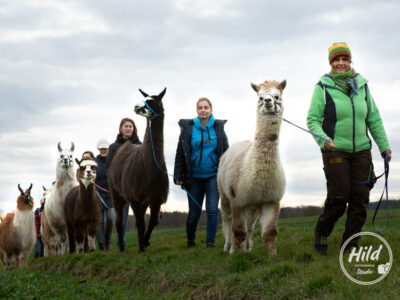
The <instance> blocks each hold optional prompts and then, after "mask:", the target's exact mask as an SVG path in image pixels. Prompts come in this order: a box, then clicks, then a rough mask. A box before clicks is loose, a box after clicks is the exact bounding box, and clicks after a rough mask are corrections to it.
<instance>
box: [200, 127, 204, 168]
mask: <svg viewBox="0 0 400 300" xmlns="http://www.w3.org/2000/svg"><path fill="white" fill-rule="evenodd" d="M200 131H201V142H200V143H201V144H200V158H199V167H200V164H201V157H202V156H203V128H200Z"/></svg>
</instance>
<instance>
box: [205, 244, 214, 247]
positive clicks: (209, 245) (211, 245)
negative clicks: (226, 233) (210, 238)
mask: <svg viewBox="0 0 400 300" xmlns="http://www.w3.org/2000/svg"><path fill="white" fill-rule="evenodd" d="M206 247H207V248H215V246H214V245H213V244H208V245H206Z"/></svg>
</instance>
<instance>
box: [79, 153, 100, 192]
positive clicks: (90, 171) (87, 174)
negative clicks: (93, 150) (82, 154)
mask: <svg viewBox="0 0 400 300" xmlns="http://www.w3.org/2000/svg"><path fill="white" fill-rule="evenodd" d="M96 172H97V163H96V162H95V161H94V160H91V159H87V160H82V161H81V162H80V163H79V180H80V181H81V182H82V183H83V184H84V185H85V187H86V188H87V187H88V186H89V184H91V183H94V181H95V180H96Z"/></svg>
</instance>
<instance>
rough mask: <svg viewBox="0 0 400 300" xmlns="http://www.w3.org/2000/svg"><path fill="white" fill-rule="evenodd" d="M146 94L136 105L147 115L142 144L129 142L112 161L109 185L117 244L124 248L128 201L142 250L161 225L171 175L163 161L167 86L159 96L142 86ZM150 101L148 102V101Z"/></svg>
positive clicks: (139, 112)
mask: <svg viewBox="0 0 400 300" xmlns="http://www.w3.org/2000/svg"><path fill="white" fill-rule="evenodd" d="M139 91H140V92H141V93H142V95H143V96H144V97H145V98H146V99H145V103H144V104H142V105H136V106H135V113H137V114H139V115H141V116H144V117H146V118H147V128H146V133H145V135H144V140H143V144H142V145H134V144H130V143H126V144H125V145H123V146H122V147H121V148H120V149H119V150H118V152H117V153H116V155H115V156H114V159H113V161H112V163H111V166H110V170H109V179H108V180H109V187H110V192H111V197H112V199H113V203H114V208H115V211H116V214H117V220H116V227H117V232H118V246H119V249H120V250H121V251H125V242H124V241H123V209H124V206H125V204H126V203H127V202H128V203H129V204H130V205H131V207H132V210H133V212H134V214H135V218H136V227H137V230H138V240H139V251H140V252H143V251H144V249H145V247H148V246H149V245H150V242H149V240H150V235H151V232H152V231H153V229H154V227H155V226H156V225H158V214H159V212H160V206H161V204H163V203H165V202H166V201H167V197H168V175H167V174H166V173H165V171H166V167H165V161H164V107H163V104H162V98H163V97H164V95H165V92H166V88H165V89H164V90H163V91H162V92H161V93H160V94H159V95H156V96H149V95H147V94H146V93H145V92H143V91H142V90H139ZM146 104H147V105H146ZM149 128H150V129H151V134H152V140H153V146H154V154H155V156H156V158H157V160H158V163H159V166H160V168H161V169H162V170H165V171H164V172H163V171H162V170H160V168H158V167H157V165H156V162H155V161H154V158H153V149H152V143H151V139H150V129H149ZM148 207H150V211H151V213H150V221H149V224H148V226H147V230H146V223H145V213H146V210H147V208H148Z"/></svg>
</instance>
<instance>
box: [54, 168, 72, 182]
mask: <svg viewBox="0 0 400 300" xmlns="http://www.w3.org/2000/svg"><path fill="white" fill-rule="evenodd" d="M56 176H57V179H56V181H57V182H65V181H68V180H75V168H74V165H71V166H70V167H69V168H67V169H65V168H63V167H61V166H58V167H57V172H56Z"/></svg>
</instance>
